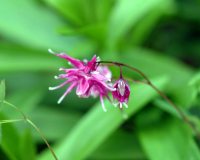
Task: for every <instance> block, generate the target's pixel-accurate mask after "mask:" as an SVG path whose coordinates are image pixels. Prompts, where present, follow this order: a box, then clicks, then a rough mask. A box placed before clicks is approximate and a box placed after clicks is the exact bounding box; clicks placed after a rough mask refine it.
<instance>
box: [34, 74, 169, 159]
mask: <svg viewBox="0 0 200 160" xmlns="http://www.w3.org/2000/svg"><path fill="white" fill-rule="evenodd" d="M153 82H155V85H156V86H157V87H158V88H163V87H164V86H165V85H166V83H167V80H166V78H163V77H162V78H158V79H157V80H155V81H153ZM131 90H133V91H134V97H131V98H130V101H129V108H128V109H127V110H125V112H126V113H127V114H128V115H129V116H131V115H133V114H134V113H136V112H137V111H138V110H140V109H141V108H142V107H144V106H145V104H146V103H148V102H149V101H150V100H151V99H152V98H154V97H155V95H156V93H155V91H154V90H153V89H152V88H150V87H148V86H143V85H137V86H134V87H133V86H131ZM144 93H145V95H144ZM132 96H133V95H132ZM105 105H106V106H107V108H108V106H109V109H108V113H104V112H103V111H102V109H101V104H100V103H98V104H97V105H96V106H95V107H94V108H93V109H92V110H91V111H90V112H89V113H88V114H86V115H85V116H84V117H83V119H82V120H81V121H80V123H78V124H77V125H76V127H75V128H74V129H73V130H72V131H71V133H70V134H69V136H67V137H66V138H65V139H64V140H62V142H61V143H60V144H58V145H57V146H56V147H55V148H56V149H55V151H56V153H57V155H58V157H59V159H61V160H64V159H74V160H75V159H85V158H86V157H88V156H89V155H90V153H91V152H93V151H94V150H95V149H96V148H97V147H98V146H99V145H100V144H101V143H102V142H103V141H105V140H106V138H108V136H109V135H110V134H111V133H112V132H114V131H115V130H116V129H117V128H118V127H119V126H120V125H121V124H122V123H123V122H124V121H125V119H124V118H123V116H122V114H121V113H120V112H119V110H116V108H114V107H113V106H112V105H111V104H110V102H108V101H106V103H105ZM83 135H84V137H83ZM50 156H51V155H50V154H49V152H45V153H44V154H42V155H41V156H40V157H38V160H48V159H49V158H50Z"/></svg>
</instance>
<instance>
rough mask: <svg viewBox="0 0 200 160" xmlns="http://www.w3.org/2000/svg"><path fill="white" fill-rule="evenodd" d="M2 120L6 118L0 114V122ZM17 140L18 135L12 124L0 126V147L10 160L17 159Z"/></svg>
mask: <svg viewBox="0 0 200 160" xmlns="http://www.w3.org/2000/svg"><path fill="white" fill-rule="evenodd" d="M2 119H6V117H5V116H4V115H2V114H0V120H2ZM19 138H20V137H19V134H18V132H17V130H16V129H15V127H14V126H13V124H10V123H9V124H2V125H1V140H0V147H1V148H2V150H3V151H4V152H5V154H6V155H7V156H8V157H9V159H10V160H18V159H19V150H18V149H19Z"/></svg>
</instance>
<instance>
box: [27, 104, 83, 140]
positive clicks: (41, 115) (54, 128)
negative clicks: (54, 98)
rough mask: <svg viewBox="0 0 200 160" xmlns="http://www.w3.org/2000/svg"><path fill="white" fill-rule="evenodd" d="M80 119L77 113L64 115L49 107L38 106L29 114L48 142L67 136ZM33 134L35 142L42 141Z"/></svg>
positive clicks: (69, 112) (36, 134) (58, 110)
mask: <svg viewBox="0 0 200 160" xmlns="http://www.w3.org/2000/svg"><path fill="white" fill-rule="evenodd" d="M80 117H81V115H80V113H78V112H71V111H68V112H67V113H65V112H63V111H61V110H60V109H54V108H52V107H50V106H48V107H47V106H38V108H36V109H34V110H33V111H32V113H30V118H31V120H33V122H34V123H35V124H37V126H38V127H39V128H40V129H41V130H42V132H43V133H44V135H45V137H46V138H47V139H48V140H50V141H53V140H58V139H60V138H63V137H65V136H66V135H67V134H69V133H70V132H69V131H70V130H71V129H72V128H73V127H74V126H75V125H76V123H77V122H78V120H79V119H80ZM58 124H59V125H58ZM33 134H34V137H35V138H36V140H37V141H40V142H41V141H42V139H41V137H40V136H39V135H38V133H36V132H33Z"/></svg>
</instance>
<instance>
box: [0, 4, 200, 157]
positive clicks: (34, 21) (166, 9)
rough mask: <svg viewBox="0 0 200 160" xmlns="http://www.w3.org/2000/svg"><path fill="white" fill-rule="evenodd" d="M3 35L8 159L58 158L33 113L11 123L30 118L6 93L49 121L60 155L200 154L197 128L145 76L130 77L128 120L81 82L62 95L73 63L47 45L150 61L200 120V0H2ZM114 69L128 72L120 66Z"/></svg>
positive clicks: (2, 150) (154, 73)
mask: <svg viewBox="0 0 200 160" xmlns="http://www.w3.org/2000/svg"><path fill="white" fill-rule="evenodd" d="M0 38H1V41H0V80H1V81H0V159H2V160H51V159H53V157H52V155H51V152H50V151H49V150H48V148H47V147H46V145H45V144H44V142H43V141H42V138H41V137H40V136H39V135H38V134H37V132H35V130H34V129H33V128H31V127H30V126H29V125H28V124H27V123H25V122H24V121H21V122H15V123H7V124H2V123H3V122H4V121H3V120H15V119H20V118H22V116H21V114H19V113H18V112H17V111H16V110H15V109H13V108H9V106H8V105H6V104H4V103H3V101H4V100H5V97H6V100H7V101H9V102H11V103H12V104H15V105H16V106H17V107H18V108H20V109H21V110H22V111H23V112H24V113H25V114H26V115H28V117H29V118H30V119H31V120H33V122H34V123H35V124H36V125H37V126H38V127H39V128H40V130H41V131H42V132H43V133H44V135H45V137H46V138H47V140H48V141H49V142H50V144H52V146H53V149H54V150H55V153H56V155H57V156H58V158H59V160H80V159H89V160H100V159H105V160H111V159H116V160H121V159H133V160H147V159H149V160H160V159H163V160H189V159H194V160H200V152H199V146H198V143H197V142H198V140H197V139H195V136H194V133H193V132H192V130H191V128H189V127H188V125H187V124H186V123H185V122H184V121H183V120H182V119H181V117H180V115H179V114H178V113H177V112H176V110H174V108H172V107H171V106H170V105H169V104H168V103H167V102H166V101H164V100H163V99H162V98H161V97H160V96H159V95H158V94H156V92H155V91H154V90H153V89H152V88H150V87H149V86H147V85H145V84H136V83H132V82H129V84H130V86H131V97H130V101H129V108H128V109H124V112H126V113H127V114H128V115H129V119H127V120H125V119H123V117H122V114H121V113H120V111H119V110H118V109H117V108H114V107H113V105H112V104H110V102H108V101H106V102H105V105H106V108H107V109H108V112H107V113H104V112H103V111H102V109H101V105H100V102H99V100H98V99H96V100H94V99H92V98H89V99H80V98H77V97H76V95H75V93H74V92H72V93H71V94H70V95H68V96H67V97H66V99H65V100H64V101H63V103H62V104H60V105H58V104H57V103H56V102H57V99H58V98H59V96H60V95H61V94H62V93H63V91H64V90H65V88H63V89H60V90H57V91H55V92H49V91H48V87H49V86H54V85H57V84H58V83H59V82H58V81H54V80H53V77H54V75H56V74H58V72H57V70H58V68H59V67H67V66H68V64H67V63H66V61H64V60H62V59H59V58H57V57H55V56H52V55H51V54H49V53H48V52H47V50H48V49H49V48H51V49H52V50H55V51H56V52H57V51H58V52H66V53H68V54H69V55H71V56H73V57H76V58H80V59H84V58H87V59H89V58H91V56H92V55H93V54H96V55H98V56H100V57H101V59H102V60H113V61H120V62H123V63H126V64H129V65H132V66H134V67H136V68H138V69H140V70H142V71H143V72H144V73H145V74H146V75H147V76H148V77H149V78H150V80H152V82H153V83H154V84H155V85H156V86H157V87H158V88H159V89H161V90H162V91H163V92H164V93H166V94H167V95H168V96H169V97H170V99H172V100H173V102H175V103H176V104H177V105H178V106H179V107H180V108H181V109H182V110H183V112H184V113H185V114H186V115H187V116H188V117H189V118H190V119H191V121H192V123H194V125H196V127H197V129H198V130H200V121H199V118H200V108H199V107H200V100H199V95H200V94H199V93H200V74H199V67H200V1H199V0H167V1H166V0H19V1H16V0H9V1H2V2H1V5H0ZM111 70H112V71H113V77H115V78H118V76H119V70H118V68H115V67H111ZM123 73H124V76H125V77H129V78H133V79H135V80H142V79H141V77H140V76H138V75H137V74H135V73H133V72H132V71H130V70H128V69H126V68H123ZM4 79H5V81H6V92H5V81H4ZM5 93H6V96H5ZM199 141H200V140H199Z"/></svg>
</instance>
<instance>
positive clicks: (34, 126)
mask: <svg viewBox="0 0 200 160" xmlns="http://www.w3.org/2000/svg"><path fill="white" fill-rule="evenodd" d="M3 103H4V104H7V105H8V106H10V107H12V108H14V109H15V110H17V111H18V112H19V113H20V114H21V115H22V116H23V120H25V121H26V122H27V123H29V124H30V125H31V126H32V127H33V128H34V129H35V130H36V131H37V132H38V134H39V135H40V136H41V138H42V139H43V141H44V142H45V144H46V145H47V147H48V148H49V150H50V152H51V153H52V156H53V157H54V159H55V160H58V158H57V156H56V154H55V152H54V151H53V149H52V147H51V146H50V144H49V143H48V141H47V139H46V138H45V136H44V135H43V133H42V132H41V131H40V129H39V128H38V127H37V126H36V125H35V124H34V123H33V122H32V121H31V120H30V119H29V118H28V117H27V116H26V115H25V114H24V113H23V112H22V111H21V110H20V109H19V108H18V107H16V106H15V105H13V104H11V103H9V102H7V101H5V100H4V101H3Z"/></svg>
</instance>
